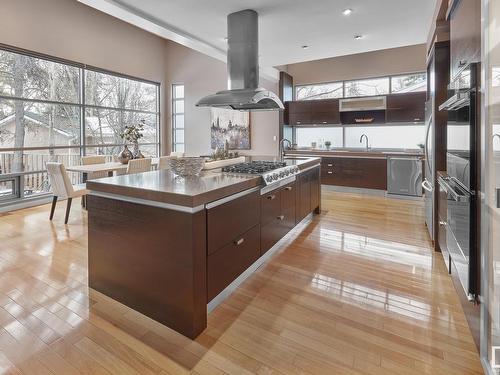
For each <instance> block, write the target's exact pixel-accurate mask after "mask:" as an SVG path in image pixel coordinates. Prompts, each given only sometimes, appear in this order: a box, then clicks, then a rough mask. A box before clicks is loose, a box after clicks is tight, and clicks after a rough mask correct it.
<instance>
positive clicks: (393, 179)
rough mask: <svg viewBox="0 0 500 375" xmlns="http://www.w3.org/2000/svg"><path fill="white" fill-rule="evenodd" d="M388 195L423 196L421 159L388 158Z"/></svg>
mask: <svg viewBox="0 0 500 375" xmlns="http://www.w3.org/2000/svg"><path fill="white" fill-rule="evenodd" d="M387 193H388V194H396V195H409V196H415V197H421V196H422V158H421V157H417V156H415V157H410V156H408V157H404V156H388V157H387Z"/></svg>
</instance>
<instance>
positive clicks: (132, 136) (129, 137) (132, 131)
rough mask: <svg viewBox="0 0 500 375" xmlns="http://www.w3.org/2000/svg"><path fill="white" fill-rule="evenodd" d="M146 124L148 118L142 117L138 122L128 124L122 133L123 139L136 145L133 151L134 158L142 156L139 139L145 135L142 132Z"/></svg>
mask: <svg viewBox="0 0 500 375" xmlns="http://www.w3.org/2000/svg"><path fill="white" fill-rule="evenodd" d="M145 125H146V120H144V119H142V120H140V121H139V122H138V123H137V124H134V125H126V126H125V130H124V131H123V133H121V134H120V138H121V139H123V140H124V141H126V142H128V143H132V144H133V145H134V150H133V152H132V154H133V156H134V158H140V157H142V154H141V152H140V151H139V139H141V138H142V137H144V134H142V132H143V131H144V126H145Z"/></svg>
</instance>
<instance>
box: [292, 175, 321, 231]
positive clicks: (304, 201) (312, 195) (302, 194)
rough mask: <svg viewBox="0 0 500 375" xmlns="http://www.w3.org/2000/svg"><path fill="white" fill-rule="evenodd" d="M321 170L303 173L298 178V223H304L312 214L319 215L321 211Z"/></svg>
mask: <svg viewBox="0 0 500 375" xmlns="http://www.w3.org/2000/svg"><path fill="white" fill-rule="evenodd" d="M321 178H322V177H320V168H319V167H317V168H313V169H310V170H308V171H306V172H303V173H302V174H300V175H299V177H298V178H297V194H296V197H297V198H296V199H297V217H296V223H299V222H300V221H302V220H303V219H304V218H305V217H306V216H307V215H309V214H310V213H311V212H313V211H314V212H315V213H319V211H320V209H321Z"/></svg>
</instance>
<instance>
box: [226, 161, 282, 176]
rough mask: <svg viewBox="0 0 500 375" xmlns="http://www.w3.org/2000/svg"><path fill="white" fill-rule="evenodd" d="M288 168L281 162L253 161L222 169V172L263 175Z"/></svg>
mask: <svg viewBox="0 0 500 375" xmlns="http://www.w3.org/2000/svg"><path fill="white" fill-rule="evenodd" d="M283 167H286V163H285V162H279V161H252V162H250V163H240V164H235V165H229V166H227V167H223V168H222V172H232V173H250V174H262V173H265V172H269V171H272V170H274V169H278V168H283Z"/></svg>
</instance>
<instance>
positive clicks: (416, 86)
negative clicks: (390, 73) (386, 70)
mask: <svg viewBox="0 0 500 375" xmlns="http://www.w3.org/2000/svg"><path fill="white" fill-rule="evenodd" d="M417 91H427V74H425V73H417V74H407V75H404V76H394V77H391V92H392V93H393V94H399V93H404V92H417Z"/></svg>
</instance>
